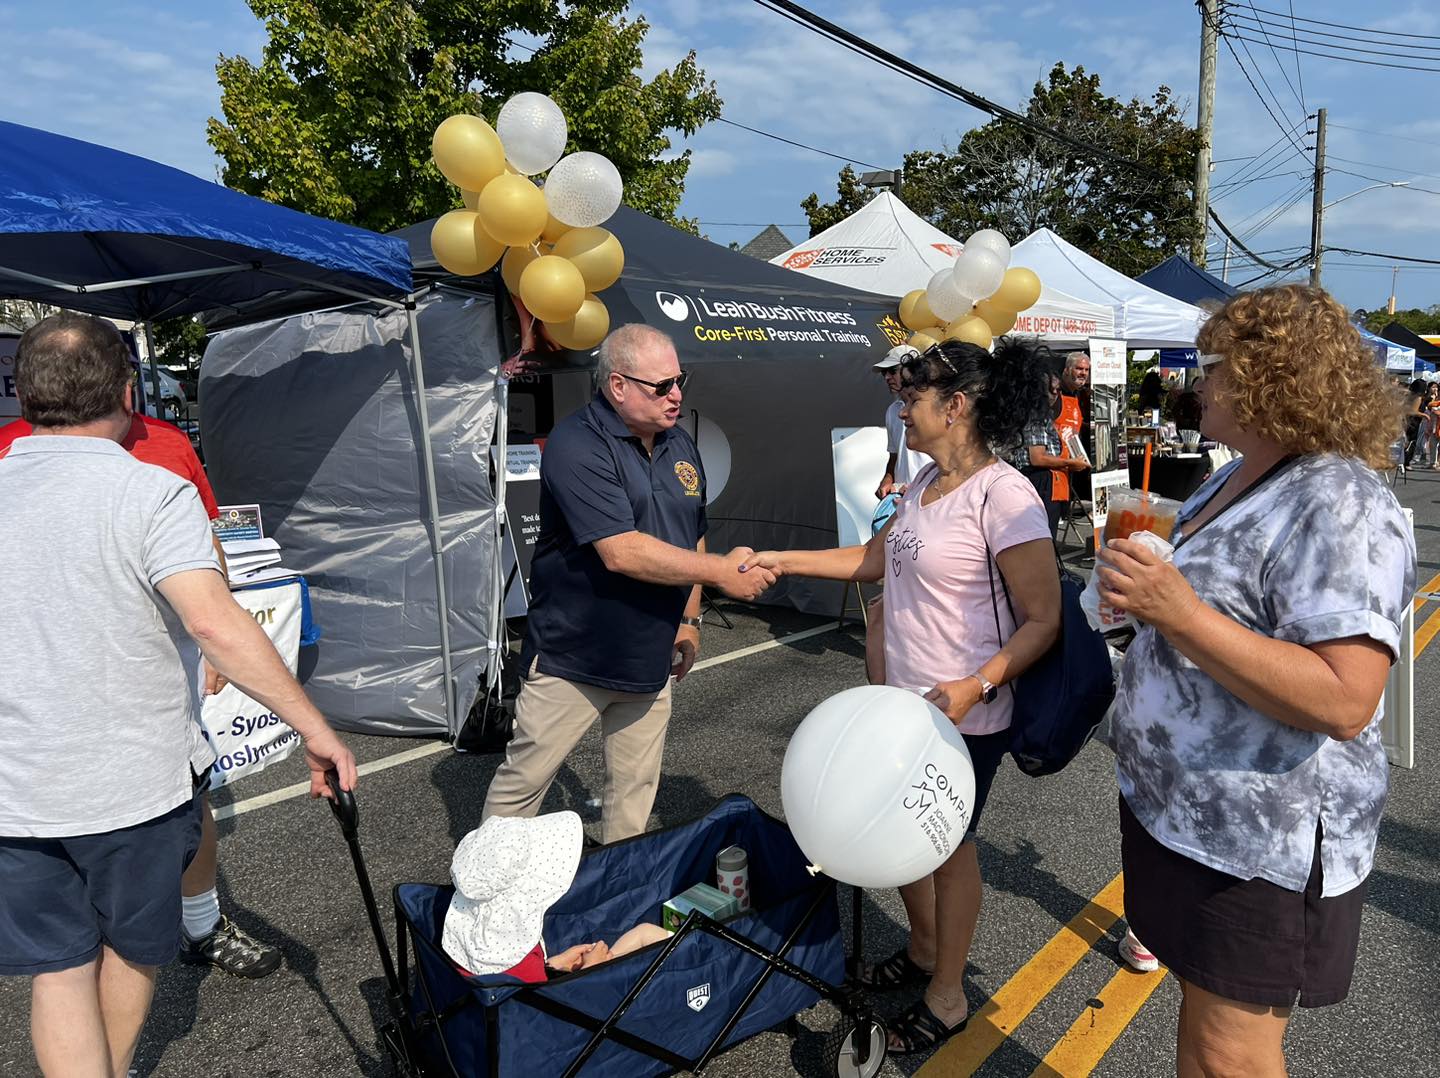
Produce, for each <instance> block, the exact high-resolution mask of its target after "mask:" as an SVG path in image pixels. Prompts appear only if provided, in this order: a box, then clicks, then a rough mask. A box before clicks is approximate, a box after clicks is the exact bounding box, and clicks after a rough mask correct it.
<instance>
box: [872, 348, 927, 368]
mask: <svg viewBox="0 0 1440 1078" xmlns="http://www.w3.org/2000/svg"><path fill="white" fill-rule="evenodd" d="M919 354H920V352H919V350H918V349H916V348H914V347H912V346H910V345H908V344H897V345H896V346H895V347H894V348H892V349H890V351H888V352H886V353H885V358H884V359H882V360H881V361H880V362H879V363H877V364H875V366H874V368H873V369H874V370H877V371H888V370H891V369H893V368H895V367H898V366H900V364H902V363H904V362H905V361H906V360H907V359H912V358H913V357H915V356H918V355H919Z"/></svg>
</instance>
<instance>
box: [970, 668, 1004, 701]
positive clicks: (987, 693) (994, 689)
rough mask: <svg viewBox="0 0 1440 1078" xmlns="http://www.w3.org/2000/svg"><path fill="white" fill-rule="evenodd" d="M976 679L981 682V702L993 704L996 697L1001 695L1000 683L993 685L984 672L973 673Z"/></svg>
mask: <svg viewBox="0 0 1440 1078" xmlns="http://www.w3.org/2000/svg"><path fill="white" fill-rule="evenodd" d="M970 676H971V677H973V678H974V679H975V680H976V681H978V682H980V702H981V703H982V704H993V703H994V702H995V697H997V696H999V695H1000V688H999V686H998V685H993V684H991V683H990V682H989V681H987V680H986V679H985V675H984V674H978V673H977V674H971V675H970Z"/></svg>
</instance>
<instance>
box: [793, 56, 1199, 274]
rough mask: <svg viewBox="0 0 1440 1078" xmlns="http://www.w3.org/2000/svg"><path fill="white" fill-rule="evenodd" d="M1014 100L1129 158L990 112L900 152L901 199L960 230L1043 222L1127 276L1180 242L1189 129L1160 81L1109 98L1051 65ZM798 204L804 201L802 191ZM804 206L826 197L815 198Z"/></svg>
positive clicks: (1187, 191) (1188, 218) (1018, 235)
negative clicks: (956, 137) (979, 122)
mask: <svg viewBox="0 0 1440 1078" xmlns="http://www.w3.org/2000/svg"><path fill="white" fill-rule="evenodd" d="M1023 111H1024V113H1025V115H1027V116H1029V117H1030V118H1031V119H1033V120H1036V121H1037V122H1039V123H1041V124H1044V125H1045V126H1046V127H1048V128H1051V129H1054V130H1058V131H1061V132H1063V133H1065V134H1067V135H1070V136H1071V137H1073V138H1075V139H1078V140H1080V141H1082V142H1084V143H1087V144H1090V145H1094V146H1098V147H1100V148H1101V149H1103V150H1105V151H1106V152H1108V153H1110V154H1113V155H1115V156H1118V157H1122V158H1124V159H1126V160H1127V161H1133V162H1135V163H1136V164H1137V165H1138V166H1140V167H1139V168H1125V167H1122V166H1119V165H1116V164H1114V163H1111V162H1107V161H1105V160H1104V159H1102V158H1098V157H1094V156H1092V155H1089V154H1085V153H1081V152H1080V151H1077V150H1074V149H1071V148H1070V147H1069V146H1066V145H1065V144H1064V143H1061V142H1057V141H1055V140H1054V139H1050V138H1045V137H1042V136H1040V135H1036V134H1034V133H1032V132H1030V131H1027V130H1026V129H1024V128H1022V127H1020V126H1018V125H1016V124H1014V123H1010V122H1008V121H1004V120H992V121H991V122H989V123H987V124H984V125H983V126H981V127H977V128H974V129H973V130H971V131H967V132H966V133H965V135H964V136H963V137H962V138H961V140H960V144H959V145H958V146H956V147H955V148H954V149H953V150H952V149H941V150H917V151H915V152H913V153H910V154H907V155H906V157H905V167H904V186H903V188H902V195H901V197H902V198H904V200H905V202H906V204H907V205H909V206H910V208H911V209H913V210H914V211H915V212H916V213H918V214H920V215H921V216H922V217H925V218H926V219H928V220H929V221H931V222H932V223H934V224H935V225H936V226H937V227H938V228H940V229H942V230H943V231H945V232H947V233H949V234H950V235H952V236H956V237H958V238H960V239H962V240H963V239H964V238H965V237H966V236H968V235H969V234H970V233H971V232H973V231H975V230H976V229H978V228H997V229H999V230H1000V231H1001V232H1003V233H1005V235H1006V236H1008V237H1009V238H1010V239H1011V240H1012V241H1018V240H1020V239H1023V238H1024V237H1025V236H1028V235H1029V234H1030V233H1031V232H1034V231H1035V230H1036V229H1037V228H1049V229H1051V230H1053V231H1054V232H1056V233H1058V234H1059V235H1060V236H1061V237H1063V238H1064V239H1066V240H1067V241H1069V242H1070V243H1073V244H1075V246H1077V247H1079V248H1080V249H1081V250H1083V251H1085V252H1086V253H1087V254H1090V255H1093V256H1094V257H1096V258H1098V259H1100V260H1101V261H1103V262H1105V263H1106V264H1107V265H1109V266H1112V267H1114V268H1115V269H1117V270H1119V271H1120V272H1122V273H1124V274H1126V275H1127V276H1134V275H1136V274H1139V273H1143V272H1144V271H1145V270H1147V269H1149V268H1150V267H1152V266H1154V265H1155V264H1156V263H1158V262H1160V261H1163V260H1164V259H1165V258H1166V257H1168V256H1169V255H1171V254H1173V253H1174V252H1176V251H1182V250H1188V249H1189V245H1190V239H1191V237H1192V236H1193V235H1194V234H1195V228H1196V226H1195V221H1194V217H1193V205H1194V203H1193V194H1192V189H1193V186H1194V176H1195V156H1196V153H1197V152H1198V146H1199V140H1198V136H1197V135H1196V132H1195V131H1194V129H1193V128H1191V127H1190V126H1189V125H1188V124H1187V123H1186V122H1185V118H1184V115H1183V114H1182V112H1181V110H1180V107H1179V106H1178V105H1177V103H1176V102H1175V101H1174V99H1173V98H1172V97H1171V94H1170V90H1169V89H1168V88H1167V87H1164V86H1161V87H1159V88H1158V89H1157V90H1156V91H1155V94H1154V95H1153V96H1152V97H1151V99H1150V100H1149V101H1142V100H1140V99H1138V98H1136V99H1133V100H1131V101H1128V102H1125V101H1120V100H1119V99H1117V98H1114V97H1109V96H1107V95H1106V94H1104V93H1103V92H1102V91H1101V89H1100V79H1099V76H1097V75H1091V74H1088V73H1086V71H1085V69H1084V68H1083V67H1077V68H1075V69H1074V70H1073V71H1071V70H1067V69H1066V67H1065V65H1064V64H1056V65H1055V66H1054V67H1053V68H1052V69H1051V71H1050V74H1049V77H1048V79H1047V81H1045V82H1037V83H1036V84H1035V87H1034V89H1033V91H1032V92H1031V96H1030V100H1029V102H1027V103H1026V105H1025V107H1024V109H1023ZM852 175H853V173H852ZM841 176H842V201H843V194H844V192H843V186H844V183H843V179H844V173H843V172H842V174H841ZM811 198H812V199H813V198H814V196H813V195H812V196H811ZM802 205H803V206H805V208H806V210H807V212H809V210H810V206H809V200H806V202H805V203H802ZM815 210H816V211H817V213H820V214H824V213H826V212H828V210H829V207H827V206H821V205H819V204H818V203H817V204H816V206H815ZM814 220H815V217H814V216H813V215H812V217H811V221H812V224H813V222H814Z"/></svg>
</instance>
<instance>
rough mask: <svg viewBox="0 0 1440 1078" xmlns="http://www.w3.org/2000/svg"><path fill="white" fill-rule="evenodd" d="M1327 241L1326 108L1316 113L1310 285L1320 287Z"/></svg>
mask: <svg viewBox="0 0 1440 1078" xmlns="http://www.w3.org/2000/svg"><path fill="white" fill-rule="evenodd" d="M1324 242H1325V110H1324V109H1318V110H1317V111H1316V113H1315V200H1314V202H1313V203H1312V204H1311V210H1310V286H1311V287H1312V288H1319V287H1320V259H1321V258H1322V256H1323V255H1324Z"/></svg>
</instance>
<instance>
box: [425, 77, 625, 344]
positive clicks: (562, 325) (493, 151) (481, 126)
mask: <svg viewBox="0 0 1440 1078" xmlns="http://www.w3.org/2000/svg"><path fill="white" fill-rule="evenodd" d="M569 137H570V132H569V127H568V125H567V124H566V123H565V114H564V113H562V112H561V111H560V106H559V105H557V104H555V102H554V101H552V100H551V99H550V98H549V97H547V96H546V95H545V94H537V93H522V94H516V95H515V96H514V97H512V98H510V100H509V101H507V102H505V105H504V107H503V108H501V109H500V115H499V116H498V117H497V118H496V120H495V126H494V127H491V126H490V125H489V124H488V123H486V122H485V121H484V120H483V119H481V118H480V117H479V116H470V115H466V114H459V115H455V116H451V117H449V118H448V119H446V120H445V121H444V122H443V123H441V124H440V126H439V127H437V128H436V129H435V137H434V140H433V142H432V143H431V150H432V152H433V153H434V155H435V164H436V165H437V166H438V167H439V169H440V171H441V172H442V173H443V174H444V176H445V178H446V179H447V180H449V181H450V182H451V183H453V184H454V185H455V186H456V187H458V188H460V194H461V197H462V199H463V200H464V203H465V208H464V209H463V210H451V211H450V212H449V213H447V214H445V215H444V216H443V217H441V218H439V219H438V220H437V221H436V222H435V226H434V228H433V229H432V230H431V232H430V246H431V249H432V250H433V251H434V252H435V259H436V261H437V262H439V263H440V265H442V266H443V267H445V269H447V270H449V271H450V272H451V273H454V274H457V275H459V276H461V277H473V276H475V275H476V274H479V273H486V272H488V271H490V270H492V269H494V268H495V264H496V263H497V262H498V263H499V264H500V275H501V277H503V278H504V280H505V287H507V288H508V289H509V290H510V292H511V294H513V295H517V296H519V297H520V301H521V302H522V303H523V304H524V305H525V308H526V310H528V311H529V312H530V313H531V314H533V315H534V316H535V317H536V318H538V319H540V321H542V322H544V323H545V330H546V333H547V334H548V336H549V337H550V339H551V340H553V341H554V342H555V343H556V344H558V345H560V346H561V347H562V348H569V349H574V350H580V349H586V348H594V347H595V346H596V345H597V344H599V343H600V342H601V341H602V340H604V339H605V334H606V333H608V332H609V331H610V312H609V311H608V310H606V309H605V304H604V303H602V302H601V301H600V300H599V299H598V298H597V297H596V295H595V293H597V292H600V291H602V290H603V289H606V288H609V287H610V286H611V285H612V284H614V283H615V282H616V281H617V280H619V279H620V273H621V271H622V270H623V269H624V268H625V252H624V250H623V249H622V248H621V246H620V241H619V240H618V239H616V238H615V236H614V235H613V234H612V233H610V232H608V231H606V230H605V229H603V228H600V227H599V226H600V225H601V224H603V223H604V222H605V221H608V220H609V219H610V216H611V215H612V214H613V213H614V212H615V211H616V209H618V208H619V206H620V198H621V195H623V194H624V183H623V181H622V180H621V179H620V172H619V170H618V169H616V167H615V166H614V165H613V164H611V162H610V160H609V159H608V158H606V157H604V156H603V155H601V154H598V153H591V152H589V151H588V150H582V151H580V152H579V153H572V154H569V155H567V156H563V157H562V156H561V155H562V154H564V153H565V143H566V142H567V141H568V139H569ZM547 171H548V172H549V175H548V176H547V177H546V179H545V185H544V187H543V189H542V188H540V187H537V186H536V185H535V182H534V180H532V179H530V177H532V176H538V175H539V174H540V173H542V172H547Z"/></svg>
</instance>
